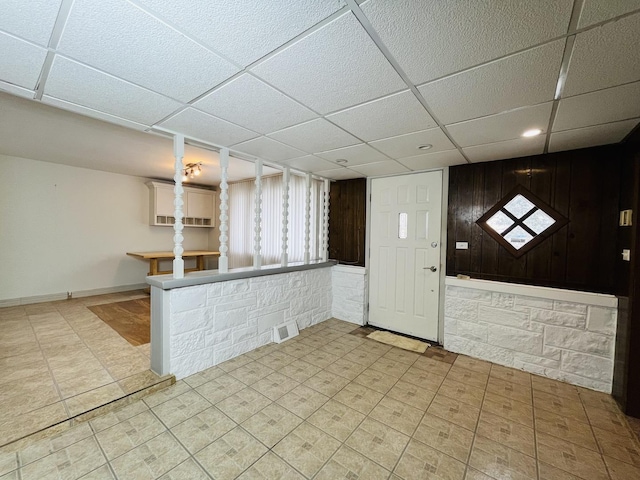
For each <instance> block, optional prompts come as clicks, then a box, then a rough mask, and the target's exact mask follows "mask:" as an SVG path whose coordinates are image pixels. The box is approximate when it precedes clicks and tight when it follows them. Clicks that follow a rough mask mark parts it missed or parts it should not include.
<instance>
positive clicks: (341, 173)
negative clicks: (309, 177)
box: [315, 167, 365, 208]
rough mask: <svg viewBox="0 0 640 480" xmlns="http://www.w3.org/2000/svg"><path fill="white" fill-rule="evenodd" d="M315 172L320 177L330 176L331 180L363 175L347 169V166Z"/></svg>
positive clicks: (348, 178)
mask: <svg viewBox="0 0 640 480" xmlns="http://www.w3.org/2000/svg"><path fill="white" fill-rule="evenodd" d="M315 173H316V175H320V176H321V177H325V178H330V179H332V180H350V179H352V178H362V177H364V176H365V175H363V174H361V173H358V172H354V171H353V170H349V169H348V168H344V167H340V168H334V169H331V170H322V171H319V172H315ZM329 208H331V207H329Z"/></svg>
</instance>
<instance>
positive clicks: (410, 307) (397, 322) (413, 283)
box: [369, 171, 442, 341]
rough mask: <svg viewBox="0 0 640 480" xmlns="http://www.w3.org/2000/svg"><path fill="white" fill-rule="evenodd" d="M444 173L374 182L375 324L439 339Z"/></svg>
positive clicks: (372, 316) (372, 258)
mask: <svg viewBox="0 0 640 480" xmlns="http://www.w3.org/2000/svg"><path fill="white" fill-rule="evenodd" d="M441 208H442V171H434V172H426V173H416V174H412V175H402V176H398V177H387V178H379V179H374V180H372V181H371V236H370V244H369V245H370V258H369V267H370V270H369V271H370V278H369V324H371V325H374V326H378V327H381V328H385V329H387V330H392V331H396V332H400V333H405V334H408V335H413V336H415V337H419V338H424V339H427V340H433V341H437V340H438V301H439V288H440V229H441V215H442V211H441Z"/></svg>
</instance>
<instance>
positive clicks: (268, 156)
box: [233, 137, 305, 162]
mask: <svg viewBox="0 0 640 480" xmlns="http://www.w3.org/2000/svg"><path fill="white" fill-rule="evenodd" d="M233 149H234V150H237V151H239V152H243V153H248V154H249V155H253V156H255V157H258V158H262V159H263V160H271V161H273V162H284V161H285V160H289V159H290V158H296V157H302V156H304V154H305V152H302V151H300V150H298V149H297V148H293V147H290V146H289V145H284V144H283V143H280V142H276V141H275V140H272V139H270V138H267V137H258V138H254V139H253V140H249V141H248V142H242V143H238V144H237V145H234V146H233Z"/></svg>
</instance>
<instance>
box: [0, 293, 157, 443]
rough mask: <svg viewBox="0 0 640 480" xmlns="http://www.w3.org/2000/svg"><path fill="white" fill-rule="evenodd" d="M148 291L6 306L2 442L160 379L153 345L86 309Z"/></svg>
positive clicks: (0, 382)
mask: <svg viewBox="0 0 640 480" xmlns="http://www.w3.org/2000/svg"><path fill="white" fill-rule="evenodd" d="M144 296H146V294H145V293H144V292H142V291H140V290H138V291H133V292H124V293H117V294H110V295H100V296H95V297H85V298H79V299H72V300H65V301H59V302H47V303H39V304H33V305H25V306H17V307H6V308H0V446H1V445H4V444H7V443H9V442H12V441H14V440H16V439H19V438H22V437H24V436H25V435H29V434H31V433H33V432H36V431H39V430H41V429H44V428H47V427H49V426H51V425H54V424H57V423H59V422H65V421H67V420H68V419H69V418H72V417H74V416H76V415H79V414H82V413H84V412H87V411H89V410H91V409H93V408H95V407H97V406H99V405H103V404H105V403H108V402H110V401H112V400H115V399H117V398H120V397H123V396H124V395H126V394H128V393H131V392H134V391H136V390H138V389H140V388H142V386H144V385H147V384H150V383H154V382H156V381H157V379H158V377H157V376H156V375H155V374H153V373H152V372H151V371H149V344H146V345H141V346H138V347H134V346H132V345H130V344H129V343H128V342H127V341H126V340H125V339H123V338H122V337H121V336H120V335H118V333H117V332H115V331H114V330H113V329H112V328H111V327H109V326H108V325H107V324H105V323H104V322H103V321H102V320H100V319H99V318H98V317H97V316H96V315H94V314H93V313H92V312H91V311H90V310H89V309H88V308H87V307H88V306H91V305H97V304H102V303H111V302H119V301H124V300H131V299H133V298H140V297H144Z"/></svg>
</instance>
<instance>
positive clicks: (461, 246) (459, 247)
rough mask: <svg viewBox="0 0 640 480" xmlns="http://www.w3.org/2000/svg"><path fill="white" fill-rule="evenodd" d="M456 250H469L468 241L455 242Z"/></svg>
mask: <svg viewBox="0 0 640 480" xmlns="http://www.w3.org/2000/svg"><path fill="white" fill-rule="evenodd" d="M456 250H469V242H456Z"/></svg>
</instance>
